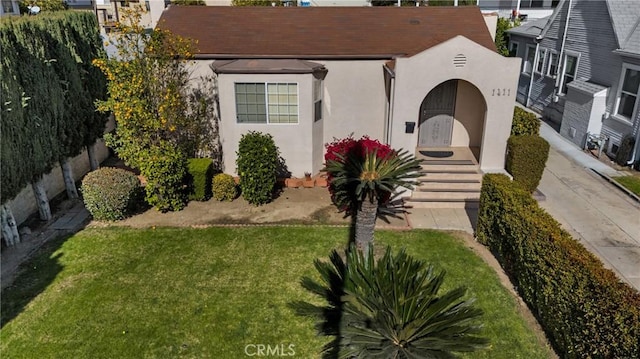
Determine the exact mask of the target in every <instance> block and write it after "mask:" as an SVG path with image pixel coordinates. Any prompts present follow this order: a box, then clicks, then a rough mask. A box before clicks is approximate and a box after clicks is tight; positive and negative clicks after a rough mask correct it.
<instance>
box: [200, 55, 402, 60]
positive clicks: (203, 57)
mask: <svg viewBox="0 0 640 359" xmlns="http://www.w3.org/2000/svg"><path fill="white" fill-rule="evenodd" d="M405 56H407V55H406V54H366V55H249V54H196V55H194V57H193V58H194V59H195V60H218V59H220V60H231V59H300V60H389V59H394V58H396V57H405Z"/></svg>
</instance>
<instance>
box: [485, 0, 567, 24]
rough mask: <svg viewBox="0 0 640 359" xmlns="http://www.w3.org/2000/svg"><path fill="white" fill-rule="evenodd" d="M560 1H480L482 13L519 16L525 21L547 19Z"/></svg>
mask: <svg viewBox="0 0 640 359" xmlns="http://www.w3.org/2000/svg"><path fill="white" fill-rule="evenodd" d="M559 2H560V0H478V6H480V9H481V10H482V12H496V13H498V15H499V16H500V17H507V18H508V17H511V16H512V15H516V14H517V15H518V16H520V17H521V18H522V19H523V20H525V21H529V20H536V19H540V18H543V17H547V16H549V15H551V14H552V13H553V9H554V8H555V7H556V6H557V5H558V3H559Z"/></svg>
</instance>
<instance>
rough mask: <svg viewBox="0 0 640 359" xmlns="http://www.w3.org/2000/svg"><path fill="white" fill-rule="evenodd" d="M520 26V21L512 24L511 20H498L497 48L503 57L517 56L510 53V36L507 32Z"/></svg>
mask: <svg viewBox="0 0 640 359" xmlns="http://www.w3.org/2000/svg"><path fill="white" fill-rule="evenodd" d="M516 26H520V21H519V20H516V21H515V22H512V21H511V20H509V19H507V18H503V17H499V18H498V24H497V26H496V40H495V43H496V48H497V49H498V53H499V54H500V55H502V56H515V54H512V53H510V52H509V34H507V30H509V29H511V28H513V27H516Z"/></svg>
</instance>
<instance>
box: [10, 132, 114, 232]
mask: <svg viewBox="0 0 640 359" xmlns="http://www.w3.org/2000/svg"><path fill="white" fill-rule="evenodd" d="M94 150H95V153H96V157H97V158H98V161H99V162H102V161H104V160H105V159H106V158H107V157H109V149H108V148H107V146H105V144H104V141H102V140H101V139H99V140H98V141H96V143H95V144H94ZM70 162H71V171H72V172H73V178H74V180H76V181H79V180H80V179H82V178H83V177H84V175H85V174H87V172H89V171H90V170H91V167H90V165H89V156H88V155H87V152H86V151H83V152H82V153H81V154H79V155H77V156H76V157H74V158H73V159H71V161H70ZM42 183H43V184H44V188H45V190H46V192H47V197H48V198H49V199H52V198H54V197H56V196H57V195H59V194H61V193H62V192H64V191H65V187H64V180H63V177H62V169H61V168H60V166H56V167H54V168H53V169H52V170H51V172H49V173H48V174H46V175H44V176H43V177H42ZM7 205H8V206H9V208H11V212H12V213H13V216H14V217H15V219H16V222H17V223H18V225H20V224H21V223H23V222H24V221H25V220H27V219H28V218H29V216H31V215H32V214H34V213H37V212H38V205H37V203H36V198H35V195H34V193H33V189H32V187H31V184H28V185H26V186H25V187H24V188H23V189H22V191H20V193H18V195H17V196H16V197H15V198H14V199H12V200H10V201H7ZM52 210H53V208H52Z"/></svg>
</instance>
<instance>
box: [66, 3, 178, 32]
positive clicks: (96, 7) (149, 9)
mask: <svg viewBox="0 0 640 359" xmlns="http://www.w3.org/2000/svg"><path fill="white" fill-rule="evenodd" d="M66 3H67V5H68V6H69V8H70V9H72V10H93V11H94V12H95V14H96V17H97V18H98V24H99V25H100V32H101V33H103V34H107V33H109V32H111V31H112V30H114V28H115V25H116V23H117V22H118V21H120V20H121V19H122V11H123V10H124V9H129V8H134V7H140V8H142V9H143V10H144V12H143V14H142V18H141V19H140V22H141V24H142V25H143V26H145V27H148V28H154V27H155V26H156V24H157V23H158V20H159V19H160V15H161V14H162V11H163V10H164V9H165V8H166V7H167V6H168V5H169V0H126V1H122V0H66Z"/></svg>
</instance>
